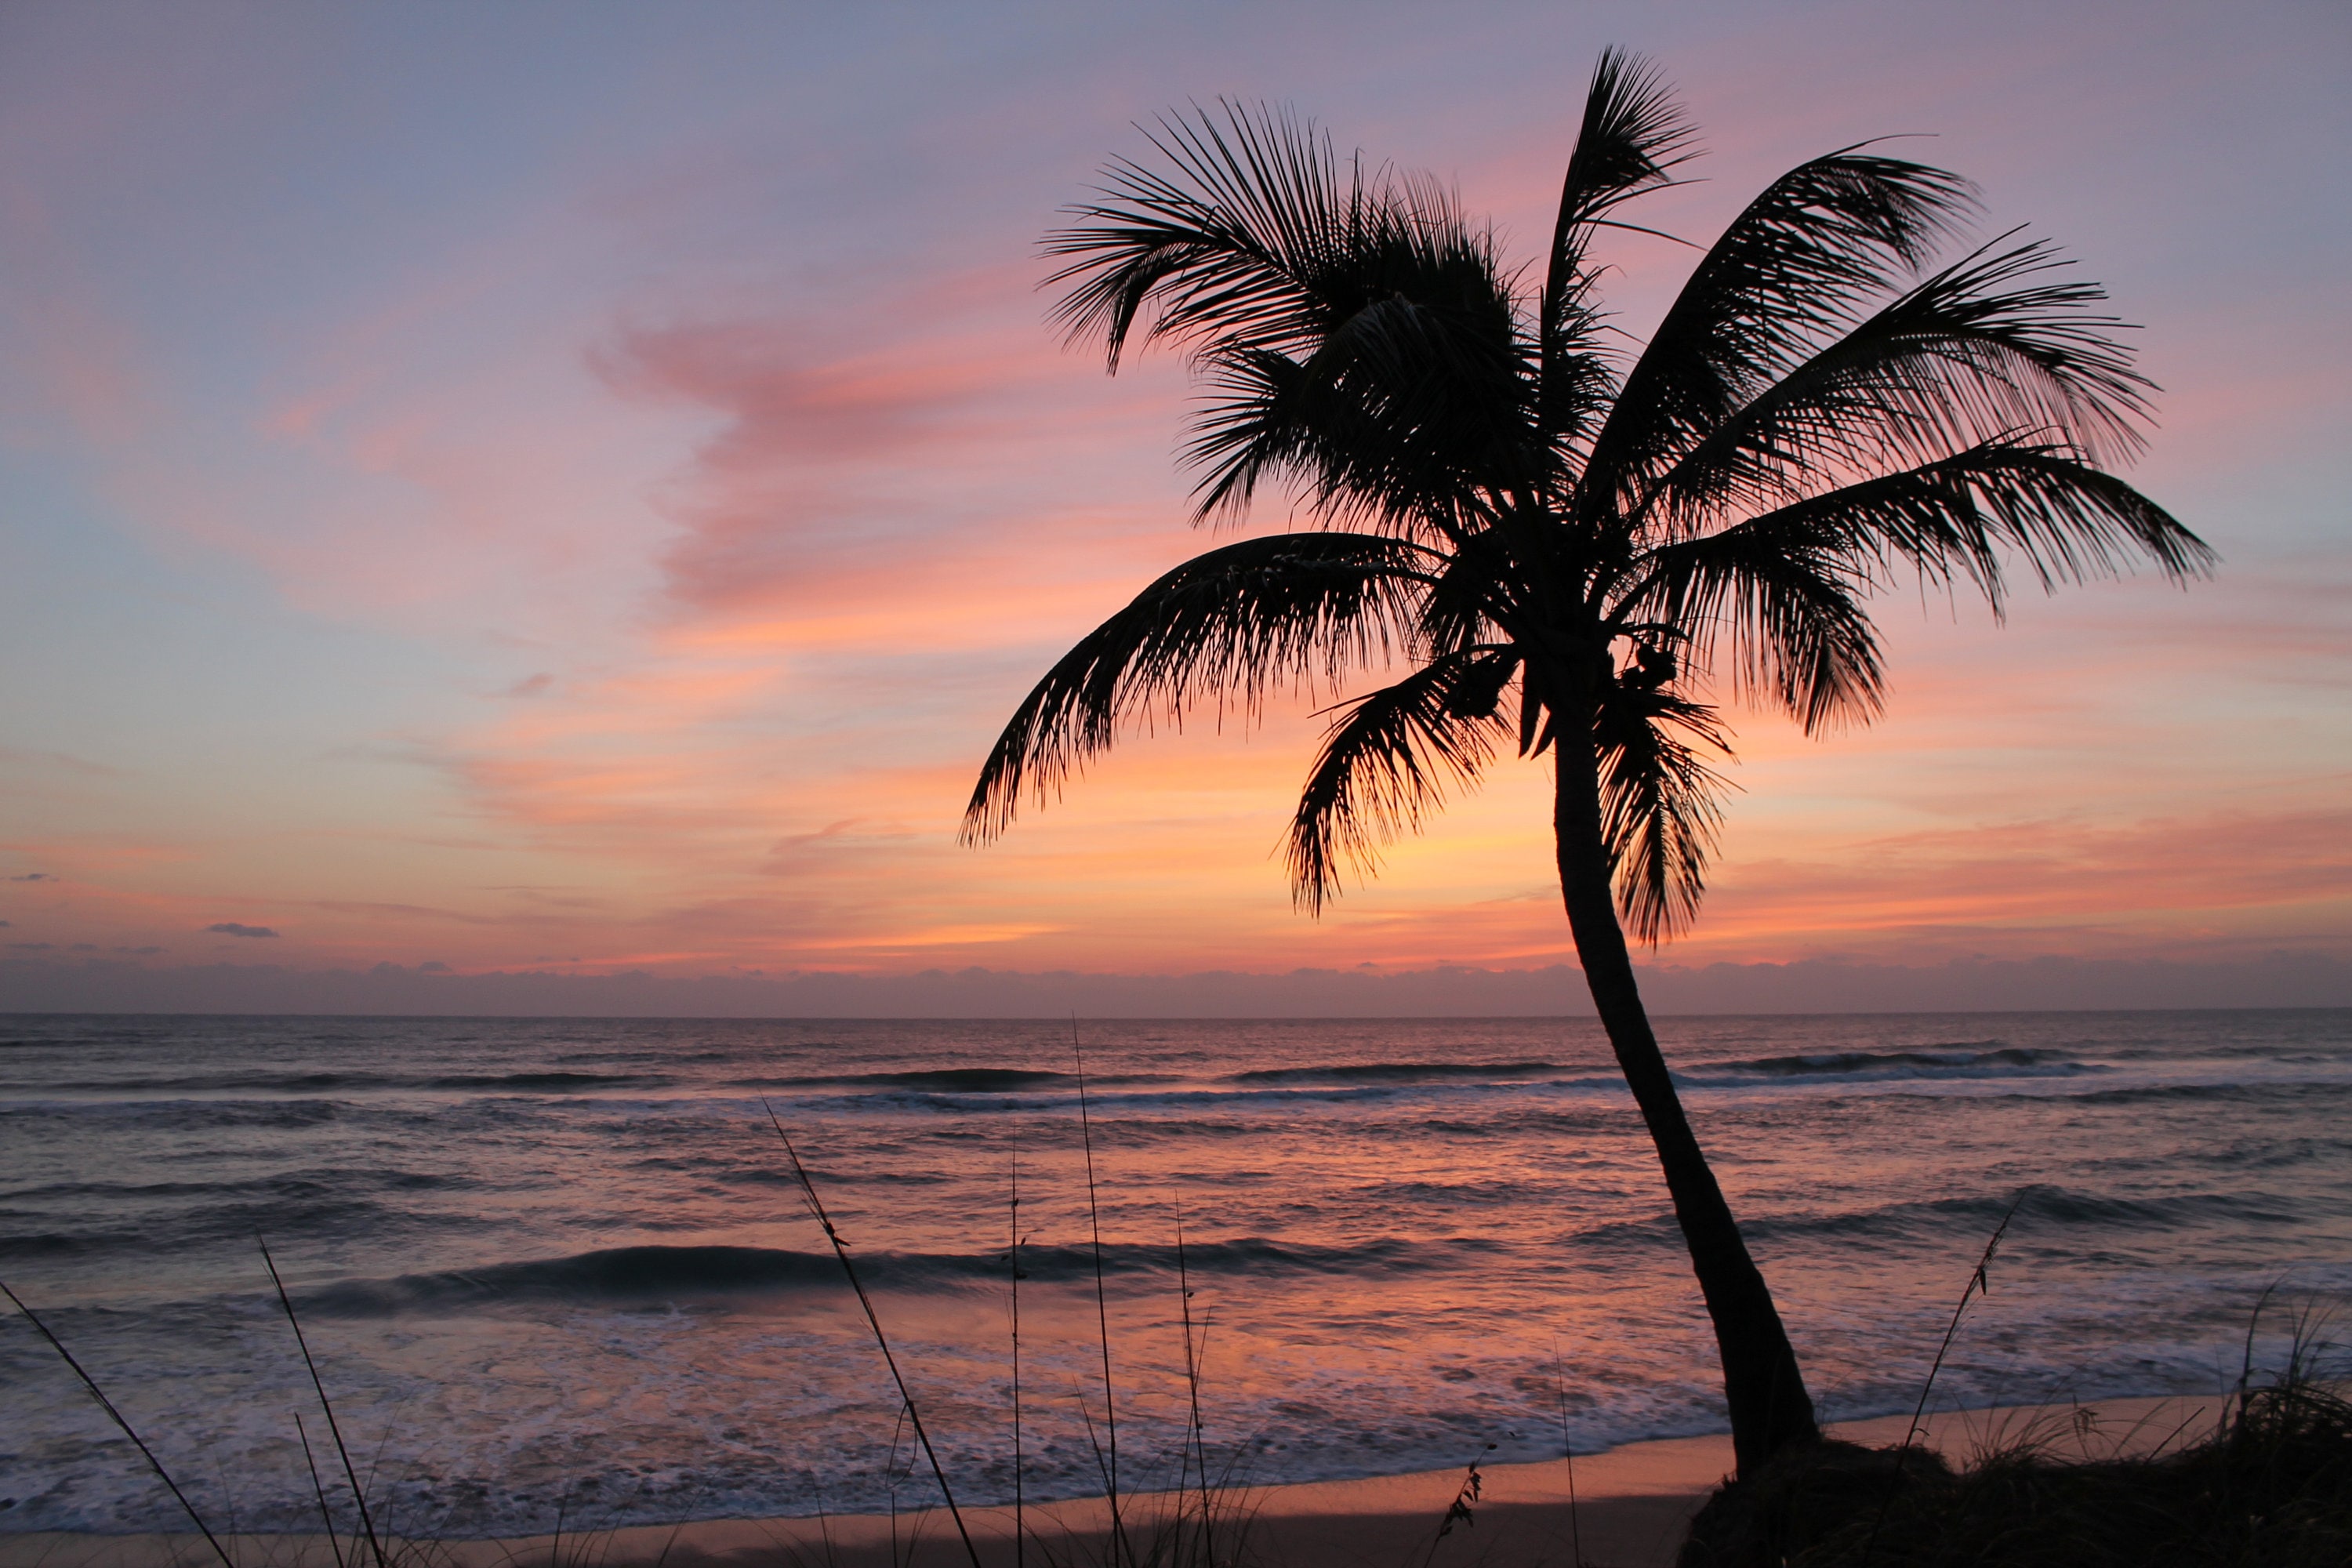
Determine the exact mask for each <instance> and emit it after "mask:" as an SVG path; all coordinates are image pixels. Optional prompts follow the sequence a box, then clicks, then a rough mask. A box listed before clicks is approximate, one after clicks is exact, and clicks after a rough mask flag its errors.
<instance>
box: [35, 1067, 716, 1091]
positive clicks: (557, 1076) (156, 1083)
mask: <svg viewBox="0 0 2352 1568" xmlns="http://www.w3.org/2000/svg"><path fill="white" fill-rule="evenodd" d="M673 1081H675V1080H674V1079H671V1078H669V1077H668V1076H667V1075H666V1074H662V1073H625V1072H560V1071H558V1072H506V1073H439V1074H422V1073H390V1072H268V1071H263V1072H254V1071H247V1072H215V1073H179V1074H173V1075H170V1076H146V1077H125V1078H112V1079H103V1078H85V1079H64V1080H61V1081H58V1082H57V1083H53V1084H47V1085H45V1086H44V1088H45V1089H47V1090H49V1091H50V1092H53V1093H54V1092H63V1093H68V1094H122V1095H137V1094H236V1093H252V1092H256V1091H260V1092H264V1093H277V1094H323V1093H330V1092H333V1091H336V1090H342V1091H346V1092H365V1091H368V1090H382V1089H475V1090H483V1089H509V1090H516V1091H520V1092H525V1093H550V1092H566V1091H583V1090H590V1089H633V1088H639V1089H641V1088H649V1087H658V1086H662V1085H666V1084H668V1083H671V1082H673Z"/></svg>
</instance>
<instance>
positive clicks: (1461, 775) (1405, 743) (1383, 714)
mask: <svg viewBox="0 0 2352 1568" xmlns="http://www.w3.org/2000/svg"><path fill="white" fill-rule="evenodd" d="M1518 662H1519V661H1518V655H1517V652H1516V651H1515V650H1513V649H1511V648H1509V647H1503V646H1484V647H1469V648H1463V649H1461V650H1459V651H1457V652H1454V653H1450V654H1445V655H1442V656H1440V657H1439V658H1435V659H1433V660H1432V661H1431V662H1429V663H1427V664H1425V665H1423V666H1422V667H1421V668H1419V669H1416V670H1414V671H1413V672H1412V674H1411V675H1408V676H1406V677H1405V678H1404V679H1402V680H1400V681H1398V682H1397V683H1396V684H1394V685H1393V686H1387V687H1383V688H1381V689H1380V690H1378V691H1375V692H1373V693H1371V694H1370V696H1368V697H1363V698H1360V699H1358V700H1355V701H1353V702H1351V703H1349V704H1348V705H1347V706H1346V708H1345V709H1344V710H1342V712H1341V714H1340V716H1339V719H1338V720H1337V721H1334V722H1333V724H1332V725H1331V728H1330V731H1329V732H1328V734H1327V735H1326V736H1325V737H1324V741H1323V750H1322V752H1321V753H1320V754H1319V755H1318V756H1317V758H1316V760H1315V766H1314V769H1313V771H1311V772H1310V773H1308V774H1307V785H1306V787H1305V788H1304V789H1302V790H1301V791H1300V792H1299V796H1298V811H1297V816H1294V817H1293V818H1292V819H1291V827H1290V838H1289V847H1288V852H1287V855H1286V859H1287V861H1288V863H1289V867H1290V888H1291V896H1292V897H1293V898H1295V899H1296V900H1297V901H1298V902H1299V903H1300V904H1302V905H1304V906H1306V907H1307V909H1308V910H1315V911H1318V912H1319V911H1320V910H1322V908H1323V905H1324V903H1325V902H1326V901H1327V900H1329V899H1331V898H1332V897H1334V896H1335V895H1336V894H1337V893H1338V892H1339V879H1340V871H1341V868H1342V867H1343V865H1353V866H1355V867H1357V868H1360V869H1362V870H1365V871H1370V869H1371V868H1373V866H1374V865H1375V864H1376V863H1377V860H1378V857H1379V851H1380V848H1381V846H1382V845H1384V844H1387V843H1389V842H1391V840H1393V839H1394V838H1395V837H1397V836H1398V835H1399V834H1401V833H1403V832H1406V831H1408V830H1411V831H1418V830H1419V829H1420V826H1421V821H1422V816H1423V813H1424V812H1426V811H1429V810H1431V809H1433V808H1434V807H1435V806H1437V805H1440V804H1441V803H1442V802H1443V801H1444V786H1445V784H1447V782H1449V781H1451V782H1452V783H1454V784H1468V783H1470V782H1471V781H1473V780H1475V778H1476V777H1477V776H1478V773H1479V771H1480V770H1481V769H1482V768H1484V767H1485V766H1486V763H1488V762H1490V761H1492V760H1493V758H1494V755H1495V751H1496V746H1497V745H1498V744H1499V743H1500V742H1503V741H1506V740H1507V739H1508V738H1509V734H1510V729H1509V726H1508V725H1507V723H1505V722H1504V721H1503V720H1502V719H1501V717H1500V709H1501V705H1502V699H1503V691H1504V689H1505V688H1506V687H1507V686H1508V685H1509V683H1510V679H1511V677H1512V675H1513V674H1514V672H1515V671H1516V670H1517V668H1518Z"/></svg>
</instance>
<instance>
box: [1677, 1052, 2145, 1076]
mask: <svg viewBox="0 0 2352 1568" xmlns="http://www.w3.org/2000/svg"><path fill="white" fill-rule="evenodd" d="M1986 1044H1987V1045H1989V1046H1990V1042H1986ZM2110 1070H2112V1069H2110V1068H2107V1067H2105V1065H2104V1064H2101V1063H2098V1062H2085V1061H2079V1060H2077V1059H2075V1058H2073V1057H2071V1056H2069V1055H2068V1054H2067V1053H2065V1052H2064V1051H2060V1050H2053V1049H2049V1048H2044V1047H2028V1046H1995V1047H1991V1048H1990V1049H1982V1050H1978V1049H1968V1048H1949V1047H1947V1048H1942V1049H1936V1050H1918V1051H1804V1052H1800V1053H1797V1054H1795V1055H1791V1056H1779V1057H1749V1058H1745V1059H1741V1060H1733V1061H1716V1062H1696V1063H1693V1064H1692V1065H1691V1066H1689V1067H1687V1068H1684V1069H1683V1070H1682V1071H1681V1072H1679V1073H1677V1074H1676V1075H1675V1076H1676V1077H1677V1078H1678V1079H1684V1080H1685V1081H1687V1082H1692V1083H1700V1084H1706V1083H1717V1082H1722V1081H1724V1080H1725V1079H1731V1078H1736V1079H1766V1080H1770V1079H1807V1080H1818V1079H1892V1078H2017V1077H2035V1078H2041V1077H2069V1076H2073V1075H2075V1074H2080V1073H2097V1072H2107V1071H2110Z"/></svg>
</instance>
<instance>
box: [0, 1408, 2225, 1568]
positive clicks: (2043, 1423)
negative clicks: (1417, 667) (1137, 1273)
mask: <svg viewBox="0 0 2352 1568" xmlns="http://www.w3.org/2000/svg"><path fill="white" fill-rule="evenodd" d="M2228 1400H2229V1396H2228V1395H2226V1394H2201V1395H2184V1394H2163V1395H2141V1396H2137V1397H2129V1398H2120V1399H2102V1400H2091V1401H2084V1402H2081V1403H2068V1404H2048V1405H1994V1406H1990V1407H1987V1408H1982V1409H1977V1410H1951V1411H1944V1412H1941V1413H1937V1414H1931V1415H1927V1417H1925V1418H1924V1419H1923V1421H1922V1422H1921V1426H1922V1428H1923V1431H1924V1433H1925V1436H1924V1437H1923V1438H1922V1441H1921V1446H1922V1447H1931V1448H1935V1449H1937V1450H1938V1451H1940V1452H1942V1453H1944V1454H1945V1455H1946V1456H1948V1457H1949V1458H1956V1459H1957V1458H1966V1457H1967V1456H1968V1455H1969V1453H1970V1452H1971V1451H1972V1450H1974V1449H1975V1448H1977V1447H1980V1446H1981V1445H1983V1444H1984V1443H1985V1442H1986V1441H1987V1440H1988V1439H1991V1440H1996V1441H1997V1440H2000V1439H2001V1438H2003V1437H2014V1436H2017V1435H2019V1434H2020V1433H2021V1432H2022V1431H2024V1430H2026V1429H2028V1428H2031V1429H2032V1430H2033V1431H2035V1432H2036V1433H2037V1434H2038V1435H2042V1436H2045V1437H2046V1439H2047V1441H2048V1446H2049V1447H2050V1448H2051V1450H2052V1451H2053V1453H2054V1454H2056V1455H2057V1456H2058V1457H2059V1458H2086V1457H2092V1456H2098V1457H2105V1456H2107V1455H2109V1454H2112V1453H2117V1452H2121V1453H2127V1454H2143V1453H2147V1452H2150V1451H2153V1450H2155V1449H2156V1448H2158V1447H2171V1446H2176V1445H2177V1444H2178V1443H2179V1442H2181V1441H2184V1440H2189V1439H2193V1438H2194V1437H2196V1436H2200V1435H2202V1433H2203V1432H2204V1430H2205V1429H2206V1428H2207V1427H2208V1426H2210V1424H2211V1423H2212V1422H2214V1421H2216V1420H2218V1419H2219V1418H2220V1416H2221V1412H2222V1409H2223V1407H2224V1406H2225V1405H2226V1404H2227V1403H2228ZM1909 1425H1910V1418H1909V1417H1908V1416H1906V1415H1882V1416H1875V1417H1872V1418H1870V1419H1866V1420H1861V1421H1842V1422H1833V1423H1832V1424H1830V1425H1829V1426H1827V1427H1826V1428H1825V1430H1826V1432H1827V1434H1828V1435H1829V1436H1832V1437H1835V1438H1839V1439H1842V1440H1843V1441H1846V1442H1853V1443H1860V1444H1863V1445H1864V1446H1866V1447H1892V1446H1893V1445H1895V1444H1896V1443H1899V1442H1901V1441H1902V1439H1903V1434H1904V1432H1905V1430H1906V1428H1907V1427H1908V1426H1909ZM1730 1468H1731V1436H1730V1434H1729V1433H1714V1434H1709V1435H1707V1436H1697V1437H1662V1438H1654V1439H1650V1440H1647V1441H1643V1442H1635V1443H1625V1444H1621V1445H1619V1446H1618V1447H1614V1448H1609V1449H1604V1450H1602V1451H1601V1452H1600V1453H1596V1454H1588V1455H1583V1456H1580V1457H1579V1458H1575V1459H1574V1460H1573V1461H1570V1460H1563V1459H1545V1460H1538V1461H1533V1462H1525V1463H1513V1464H1496V1465H1484V1464H1482V1465H1481V1466H1480V1467H1479V1469H1480V1473H1481V1477H1482V1479H1483V1482H1484V1486H1483V1489H1482V1494H1481V1497H1480V1499H1479V1500H1478V1502H1477V1503H1476V1505H1475V1516H1474V1519H1473V1520H1472V1521H1471V1522H1470V1523H1468V1524H1465V1525H1457V1526H1456V1527H1455V1528H1454V1531H1452V1533H1451V1534H1450V1535H1449V1536H1448V1537H1446V1538H1445V1539H1444V1540H1440V1539H1439V1537H1438V1522H1439V1521H1440V1520H1441V1519H1442V1518H1444V1514H1445V1510H1446V1507H1447V1504H1448V1503H1449V1502H1451V1501H1452V1500H1453V1499H1454V1494H1455V1492H1456V1491H1457V1489H1459V1488H1460V1487H1461V1485H1462V1481H1463V1478H1464V1474H1465V1471H1464V1469H1463V1468H1450V1469H1443V1470H1418V1471H1411V1472H1407V1473H1404V1474H1401V1475H1390V1476H1369V1477H1362V1478H1359V1479H1352V1480H1339V1481H1298V1482H1291V1483H1287V1484H1284V1485H1276V1486H1266V1487H1252V1488H1246V1489H1237V1490H1236V1493H1235V1494H1234V1498H1235V1500H1234V1505H1233V1511H1234V1513H1236V1514H1241V1515H1245V1516H1246V1521H1247V1526H1246V1539H1247V1542H1248V1544H1249V1547H1250V1554H1251V1555H1252V1556H1253V1557H1255V1559H1256V1560H1258V1561H1260V1562H1262V1563H1266V1564H1267V1565H1268V1568H1421V1564H1422V1563H1423V1561H1424V1559H1425V1560H1426V1561H1427V1562H1428V1563H1430V1564H1431V1565H1432V1568H1448V1563H1449V1560H1450V1562H1451V1563H1452V1564H1454V1568H1467V1565H1469V1564H1472V1563H1477V1562H1481V1561H1486V1560H1491V1559H1494V1558H1496V1557H1498V1556H1502V1555H1505V1554H1507V1555H1508V1556H1510V1557H1511V1558H1512V1559H1513V1560H1515V1561H1516V1562H1518V1563H1523V1564H1525V1565H1527V1568H1537V1565H1538V1564H1542V1563H1560V1564H1563V1565H1570V1564H1573V1563H1575V1562H1576V1560H1577V1556H1578V1549H1579V1548H1580V1549H1581V1555H1582V1557H1583V1559H1584V1560H1585V1562H1586V1563H1587V1564H1588V1565H1589V1568H1664V1565H1665V1564H1669V1563H1672V1562H1673V1560H1674V1554H1675V1549H1676V1548H1677V1547H1678V1546H1679V1545H1680V1543H1681V1541H1682V1537H1683V1532H1684V1531H1685V1529H1686V1528H1687V1526H1688V1524H1689V1522H1690V1520H1691V1517H1692V1516H1693V1515H1694V1514H1696V1512H1697V1511H1698V1510H1699V1508H1700V1506H1701V1505H1702V1504H1703V1503H1705V1501H1706V1499H1707V1496H1708V1495H1709V1494H1710V1493H1711V1492H1712V1491H1713V1490H1714V1489H1715V1488H1716V1487H1717V1485H1718V1484H1720V1482H1721V1481H1722V1480H1723V1479H1725V1478H1726V1476H1727V1474H1728V1472H1729V1470H1730ZM1571 1498H1572V1499H1573V1506H1571ZM1169 1500H1170V1494H1165V1493H1158V1494H1137V1495H1135V1496H1133V1497H1131V1498H1129V1500H1127V1507H1126V1508H1125V1509H1124V1510H1122V1511H1123V1513H1125V1514H1126V1516H1127V1518H1128V1519H1129V1521H1130V1525H1129V1528H1130V1534H1138V1533H1141V1532H1142V1531H1144V1530H1145V1529H1147V1528H1148V1526H1147V1525H1144V1524H1139V1523H1136V1522H1134V1521H1137V1520H1139V1519H1141V1520H1149V1519H1150V1518H1152V1517H1154V1516H1155V1515H1157V1514H1159V1513H1160V1512H1161V1511H1163V1510H1166V1509H1167V1508H1168V1507H1169ZM1027 1514H1028V1528H1029V1533H1030V1535H1031V1537H1032V1539H1033V1540H1035V1539H1038V1538H1041V1537H1042V1538H1043V1539H1044V1540H1045V1542H1047V1543H1048V1545H1049V1546H1051V1547H1053V1548H1056V1549H1061V1548H1066V1547H1067V1546H1069V1545H1072V1544H1078V1545H1079V1547H1080V1549H1079V1550H1078V1551H1076V1552H1064V1551H1057V1552H1055V1555H1056V1556H1057V1557H1074V1558H1076V1560H1077V1561H1080V1562H1085V1561H1088V1560H1089V1554H1088V1553H1087V1552H1086V1551H1085V1550H1084V1545H1083V1543H1084V1542H1088V1541H1090V1540H1094V1541H1098V1540H1099V1539H1100V1538H1101V1537H1103V1536H1105V1535H1106V1534H1107V1533H1108V1529H1109V1523H1110V1520H1109V1510H1108V1504H1107V1502H1106V1500H1104V1499H1102V1498H1099V1497H1096V1498H1077V1499H1071V1500H1064V1501H1059V1502H1047V1503H1036V1504H1033V1505H1031V1506H1030V1507H1029V1508H1028V1510H1027ZM963 1515H964V1521H965V1523H966V1525H967V1526H968V1527H969V1528H970V1529H971V1535H972V1539H973V1542H974V1544H975V1546H976V1547H977V1548H978V1549H979V1552H980V1554H981V1557H982V1562H983V1563H984V1564H986V1565H987V1568H998V1565H999V1564H1007V1565H1009V1564H1011V1563H1013V1561H1014V1559H1015V1552H1014V1551H1013V1510H1012V1509H1011V1508H1010V1507H996V1506H990V1507H984V1508H968V1509H965V1510H963ZM1236 1528H1237V1529H1238V1528H1240V1526H1238V1525H1236ZM222 1539H223V1542H224V1543H225V1544H226V1545H227V1546H228V1547H229V1550H230V1552H231V1553H232V1554H233V1555H235V1556H236V1559H237V1561H238V1563H239V1564H240V1568H335V1564H336V1562H337V1558H336V1554H335V1552H334V1551H333V1549H332V1547H331V1543H330V1542H328V1541H327V1540H326V1538H325V1537H323V1536H320V1535H318V1534H272V1535H236V1536H224V1537H223V1538H222ZM400 1544H401V1546H402V1547H413V1548H415V1552H414V1553H413V1554H411V1561H412V1562H414V1561H416V1560H418V1559H419V1558H421V1559H422V1560H423V1561H424V1562H426V1563H432V1564H436V1565H438V1568H532V1565H534V1564H537V1565H553V1568H654V1565H656V1564H659V1565H660V1568H752V1565H754V1564H761V1563H778V1564H796V1565H803V1568H893V1565H894V1564H904V1565H905V1568H959V1565H961V1564H962V1563H964V1562H965V1558H964V1554H963V1551H962V1548H961V1543H960V1542H958V1541H957V1539H956V1536H955V1530H954V1525H953V1524H952V1522H951V1521H950V1519H949V1516H948V1514H947V1511H946V1510H944V1509H927V1510H920V1511H910V1512H908V1513H904V1514H901V1515H899V1516H898V1518H897V1519H896V1520H895V1521H893V1520H892V1519H891V1518H890V1517H889V1516H888V1515H887V1514H847V1515H835V1516H823V1515H817V1516H805V1515H803V1516H782V1517H774V1518H754V1519H713V1520H698V1521H688V1522H687V1523H683V1524H675V1525H670V1524H639V1525H626V1526H623V1527H620V1528H618V1529H613V1530H603V1531H582V1532H578V1533H576V1534H570V1535H564V1536H561V1537H559V1536H555V1535H551V1534H540V1535H530V1536H508V1537H497V1538H485V1539H478V1540H461V1541H431V1540H424V1539H417V1540H414V1541H403V1542H401V1543H400ZM348 1551H349V1549H348V1547H346V1552H347V1553H348ZM362 1555H364V1553H362ZM1042 1555H1043V1554H1042V1553H1041V1556H1042ZM208 1561H212V1558H211V1553H210V1550H209V1549H208V1548H207V1547H206V1546H205V1543H204V1540H203V1538H202V1537H201V1536H197V1535H193V1534H188V1533H185V1532H149V1533H143V1534H123V1535H108V1534H98V1533H93V1532H82V1531H26V1532H24V1533H22V1534H6V1533H0V1568H195V1565H198V1564H201V1563H205V1562H208ZM352 1568H359V1559H358V1558H353V1559H352Z"/></svg>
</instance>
